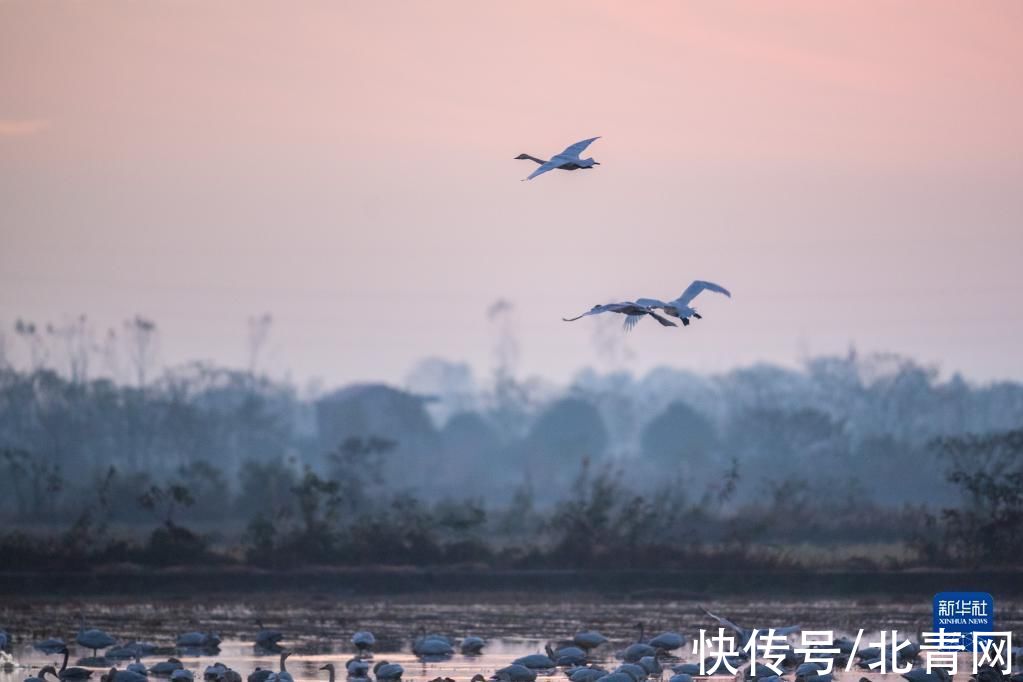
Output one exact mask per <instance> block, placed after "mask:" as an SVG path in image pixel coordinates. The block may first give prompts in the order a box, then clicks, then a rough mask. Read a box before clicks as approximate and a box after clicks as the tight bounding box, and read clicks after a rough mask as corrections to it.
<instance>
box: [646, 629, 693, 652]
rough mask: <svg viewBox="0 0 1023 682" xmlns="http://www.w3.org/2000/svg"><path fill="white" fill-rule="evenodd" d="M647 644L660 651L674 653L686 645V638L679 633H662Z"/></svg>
mask: <svg viewBox="0 0 1023 682" xmlns="http://www.w3.org/2000/svg"><path fill="white" fill-rule="evenodd" d="M647 644H649V645H650V646H652V647H653V648H655V649H658V650H660V651H673V650H675V649H681V648H682V647H684V646H685V645H686V637H685V635H681V634H679V633H677V632H662V633H661V634H659V635H657V636H656V637H654V638H653V639H651V640H650V641H649V642H647Z"/></svg>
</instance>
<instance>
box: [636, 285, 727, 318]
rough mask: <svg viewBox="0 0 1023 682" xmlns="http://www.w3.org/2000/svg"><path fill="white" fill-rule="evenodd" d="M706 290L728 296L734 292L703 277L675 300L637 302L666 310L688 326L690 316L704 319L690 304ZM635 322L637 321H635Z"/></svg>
mask: <svg viewBox="0 0 1023 682" xmlns="http://www.w3.org/2000/svg"><path fill="white" fill-rule="evenodd" d="M705 290H706V291H714V292H717V293H719V294H724V295H725V296H727V297H728V298H731V297H732V292H730V291H729V290H728V289H725V288H724V287H723V286H721V285H720V284H714V282H706V281H704V280H702V279H698V280H695V281H694V282H693V283H692V284H690V285H689V286H688V287H686V290H685V291H683V292H682V295H681V296H679V297H678V298H676V299H675V300H674V301H668V302H664V301H662V300H660V299H657V298H639V299H636V304H637V305H641V306H644V307H647V308H660V309H661V310H663V311H664V312H665V314H667V315H671V316H672V317H677V318H679V319H680V320H682V326H683V327H687V326H689V318H690V317H695V318H696V319H697V320H702V319H703V317H702V316H701V315H700V314H699V313H698V312H696V308H693V307H691V306H690V305H689V304H690V303H692V301H693V299H694V298H696V297H697V296H698V295H699V294H700V292H701V291H705ZM638 321H639V320H638V319H637V320H636V322H638ZM633 324H635V322H633Z"/></svg>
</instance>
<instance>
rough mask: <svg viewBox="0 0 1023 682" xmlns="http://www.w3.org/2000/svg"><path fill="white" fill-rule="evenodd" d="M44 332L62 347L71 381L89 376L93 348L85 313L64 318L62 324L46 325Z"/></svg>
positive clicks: (83, 379)
mask: <svg viewBox="0 0 1023 682" xmlns="http://www.w3.org/2000/svg"><path fill="white" fill-rule="evenodd" d="M46 333H47V334H48V335H50V336H51V337H53V338H54V339H56V340H57V341H58V342H59V343H60V344H61V345H62V346H63V347H64V354H65V356H66V359H67V364H68V376H69V378H70V379H71V381H72V382H73V383H82V382H84V381H86V380H87V379H88V378H89V359H90V357H91V356H92V352H93V350H95V343H93V334H92V328H91V327H90V326H89V324H88V321H87V320H86V318H85V315H79V316H78V317H75V318H71V319H68V320H65V322H64V323H63V324H60V325H54V324H47V325H46Z"/></svg>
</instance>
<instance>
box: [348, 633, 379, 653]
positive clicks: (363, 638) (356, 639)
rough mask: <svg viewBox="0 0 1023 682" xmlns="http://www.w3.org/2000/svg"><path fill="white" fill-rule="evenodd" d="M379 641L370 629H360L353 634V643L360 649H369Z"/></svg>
mask: <svg viewBox="0 0 1023 682" xmlns="http://www.w3.org/2000/svg"><path fill="white" fill-rule="evenodd" d="M376 643H377V639H376V637H374V636H373V633H372V632H369V631H368V630H360V631H359V632H356V633H355V634H354V635H352V644H354V645H355V648H356V649H358V650H359V651H369V650H370V649H372V648H373V646H374V645H375V644H376Z"/></svg>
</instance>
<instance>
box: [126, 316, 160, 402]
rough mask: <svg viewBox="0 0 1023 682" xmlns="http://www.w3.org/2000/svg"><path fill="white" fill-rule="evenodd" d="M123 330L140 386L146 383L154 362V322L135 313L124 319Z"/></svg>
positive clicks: (155, 343)
mask: <svg viewBox="0 0 1023 682" xmlns="http://www.w3.org/2000/svg"><path fill="white" fill-rule="evenodd" d="M124 331H125V337H124V341H125V344H126V346H127V350H128V359H129V361H130V362H131V363H132V365H133V367H134V369H135V378H136V380H137V382H138V385H139V387H140V388H141V387H143V386H145V385H146V378H147V374H148V373H149V370H150V369H151V368H152V366H153V364H154V363H155V362H156V351H157V348H156V346H157V340H158V339H157V332H156V323H155V322H153V321H152V320H149V319H147V318H145V317H142V316H141V315H135V317H133V318H131V319H130V320H126V321H125V323H124Z"/></svg>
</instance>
